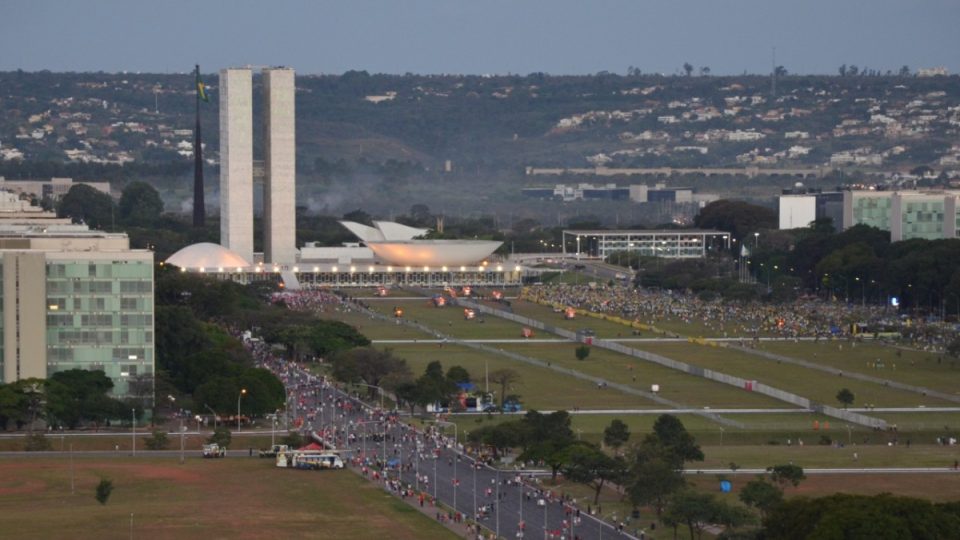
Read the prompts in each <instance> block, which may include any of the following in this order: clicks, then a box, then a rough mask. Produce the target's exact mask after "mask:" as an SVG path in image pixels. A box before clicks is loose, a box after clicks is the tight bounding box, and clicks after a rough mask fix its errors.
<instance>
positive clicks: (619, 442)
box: [603, 418, 630, 452]
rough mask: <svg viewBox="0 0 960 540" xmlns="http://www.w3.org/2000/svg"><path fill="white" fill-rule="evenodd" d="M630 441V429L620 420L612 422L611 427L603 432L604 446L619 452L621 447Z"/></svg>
mask: <svg viewBox="0 0 960 540" xmlns="http://www.w3.org/2000/svg"><path fill="white" fill-rule="evenodd" d="M629 439H630V428H629V427H627V424H625V423H624V422H623V420H620V419H619V418H614V419H613V420H611V421H610V425H609V426H607V427H606V428H604V430H603V444H605V445H607V446H609V447H610V448H613V450H614V452H619V450H620V447H621V446H623V445H624V444H626V443H627V440H629Z"/></svg>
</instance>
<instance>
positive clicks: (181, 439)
mask: <svg viewBox="0 0 960 540" xmlns="http://www.w3.org/2000/svg"><path fill="white" fill-rule="evenodd" d="M184 429H186V428H184V427H183V417H182V416H181V417H180V464H181V465H183V459H184V457H183V442H184V441H183V435H184Z"/></svg>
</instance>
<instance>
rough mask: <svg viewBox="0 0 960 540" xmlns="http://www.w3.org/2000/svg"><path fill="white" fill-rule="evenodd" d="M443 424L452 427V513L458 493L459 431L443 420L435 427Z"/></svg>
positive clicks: (455, 426)
mask: <svg viewBox="0 0 960 540" xmlns="http://www.w3.org/2000/svg"><path fill="white" fill-rule="evenodd" d="M443 424H447V425H451V426H453V509H454V511H456V510H457V491H458V490H457V488H458V487H459V485H460V484H459V482H458V481H457V462H458V461H460V456H459V455H458V454H457V441H458V440H459V437H458V436H457V432H458V431H459V430H458V429H457V425H456V424H454V423H453V422H447V421H445V420H437V425H443ZM434 481H436V478H434ZM474 489H476V486H474ZM474 497H476V491H474Z"/></svg>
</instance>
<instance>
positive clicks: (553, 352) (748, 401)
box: [498, 343, 791, 408]
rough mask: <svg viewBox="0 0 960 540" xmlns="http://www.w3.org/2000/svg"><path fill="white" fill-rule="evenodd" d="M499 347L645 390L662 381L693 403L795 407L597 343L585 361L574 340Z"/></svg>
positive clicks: (670, 392)
mask: <svg viewBox="0 0 960 540" xmlns="http://www.w3.org/2000/svg"><path fill="white" fill-rule="evenodd" d="M498 347H499V348H502V349H504V350H509V351H515V352H518V353H520V354H523V355H526V356H531V357H534V358H538V359H541V360H546V361H550V362H552V363H553V364H556V365H560V366H563V367H566V368H570V369H575V370H577V371H581V372H583V373H587V374H589V375H593V376H596V377H601V378H603V379H606V380H609V381H611V382H618V383H621V384H626V385H630V386H634V387H636V388H638V389H640V390H644V391H649V390H650V387H651V385H652V384H659V385H660V395H661V396H663V397H664V398H667V399H671V400H673V401H675V402H678V403H682V404H684V405H688V406H692V407H704V406H709V407H764V408H766V407H772V408H791V406H790V405H787V404H785V403H783V402H780V401H777V400H775V399H772V398H768V397H766V396H763V395H760V394H755V393H752V392H746V391H744V390H740V389H738V388H736V387H733V386H730V385H726V384H722V383H718V382H713V381H708V380H706V379H703V378H701V377H697V376H694V375H687V374H685V373H682V372H680V371H677V370H674V369H670V368H666V367H663V366H660V365H658V364H654V363H652V362H646V361H644V360H640V359H637V358H632V357H628V356H625V355H622V354H619V353H615V352H612V351H607V350H605V349H600V348H597V347H592V348H591V350H590V356H589V357H587V359H586V360H583V361H580V360H577V358H576V356H575V355H574V349H575V348H576V347H577V345H576V344H574V343H557V344H552V343H551V344H544V343H531V344H505V345H498ZM634 377H636V380H634Z"/></svg>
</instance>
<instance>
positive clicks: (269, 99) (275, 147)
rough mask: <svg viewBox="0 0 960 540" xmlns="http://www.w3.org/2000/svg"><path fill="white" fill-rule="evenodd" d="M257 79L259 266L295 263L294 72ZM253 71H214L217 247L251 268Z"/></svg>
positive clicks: (270, 72)
mask: <svg viewBox="0 0 960 540" xmlns="http://www.w3.org/2000/svg"><path fill="white" fill-rule="evenodd" d="M262 74H263V98H264V100H263V101H264V103H263V134H264V139H263V222H264V243H263V261H264V262H265V263H270V264H276V265H281V266H283V265H293V264H294V263H295V262H296V255H297V249H296V150H295V142H296V141H295V135H296V133H295V131H296V130H295V121H294V113H295V100H294V95H295V90H296V85H295V83H294V71H293V70H292V69H288V68H282V67H281V68H265V69H263V71H262ZM253 135H254V134H253V70H252V69H251V68H229V69H223V70H221V71H220V244H221V245H223V246H224V247H226V248H228V249H230V250H232V251H234V252H235V253H236V254H237V255H240V256H241V257H243V258H244V259H245V260H246V261H248V262H250V263H253V262H254V256H253V253H254V252H253V180H254V161H253Z"/></svg>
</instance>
